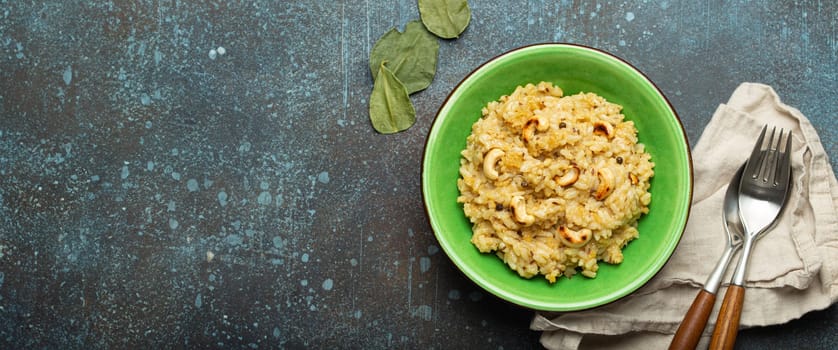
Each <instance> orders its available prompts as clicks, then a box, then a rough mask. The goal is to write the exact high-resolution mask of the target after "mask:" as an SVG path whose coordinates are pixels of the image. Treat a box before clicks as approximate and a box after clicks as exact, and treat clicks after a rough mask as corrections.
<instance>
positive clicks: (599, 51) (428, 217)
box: [420, 42, 695, 312]
mask: <svg viewBox="0 0 838 350" xmlns="http://www.w3.org/2000/svg"><path fill="white" fill-rule="evenodd" d="M539 47H568V48H574V49H583V50H589V51H592V52H594V53H596V54H600V55H604V56H607V57H610V58H612V59H615V60H617V61H619V63H621V64H624V65H625V66H626V67H628V68H629V69H631V70H632V71H634V72H635V73H637V74H638V75H639V76H640V77H642V78H643V80H645V81H646V82H647V83H648V84H649V85H650V86H651V87H652V88H654V90H655V91H656V92H657V93H658V94H659V95H660V96H661V97H662V98H663V101H664V102H665V103H666V106H667V107H668V108H669V110H671V111H672V114H673V116H674V117H675V122H677V124H678V128H679V129H680V131H681V136H682V137H683V139H684V140H685V141H686V147H685V150H686V152H685V155H686V160H687V168H688V174H689V179H688V180H689V181H687V184H688V186H687V200H688V204H687V205H686V211H685V213H684V215H685V218H684V222H683V225H682V226H681V227H680V228H679V229H678V239H677V241H676V242H675V244H674V245H673V248H672V252H671V253H670V254H668V256H667V257H666V260H664V262H663V263H662V264H661V265H660V266H659V267H658V268H657V271H655V272H654V273H653V274H650V275H649V276H648V277H647V278H645V279H644V280H643V281H642V282H641V283H639V284H637V285H636V286H635V287H633V288H630V289H629V290H628V291H627V292H625V293H624V294H622V295H618V296H617V297H616V298H613V299H611V300H608V301H606V302H602V303H599V304H595V305H590V306H582V307H544V306H546V305H542V304H543V303H523V302H519V301H516V300H511V299H510V298H508V297H507V296H506V295H504V294H503V293H499V292H498V291H495V290H492V289H490V288H486V287H485V286H484V285H483V284H481V283H478V281H476V280H475V278H477V277H476V276H471V275H470V274H468V273H466V272H465V270H464V269H463V267H462V266H460V264H461V263H460V262H458V261H456V260H454V259H452V258H451V255H450V254H451V252H450V251H449V248H448V247H446V246H445V245H444V244H441V243H440V246H441V248H442V250H443V251H444V252H445V255H446V257H447V258H448V260H449V261H451V262H452V263H453V264H454V265H455V266H456V267H457V270H458V271H459V273H460V274H462V275H464V276H465V277H466V278H467V279H468V280H469V281H470V282H471V283H473V284H475V285H477V286H478V287H479V288H480V289H481V290H484V291H487V292H489V294H491V295H493V296H495V297H496V298H497V299H499V300H502V301H503V302H506V303H508V304H513V305H516V306H519V307H524V308H527V309H531V310H535V311H561V312H567V311H582V310H591V309H597V308H602V307H604V306H607V305H610V304H612V303H615V302H617V301H620V300H623V299H624V298H626V297H628V296H631V295H632V294H634V293H635V292H636V291H637V290H638V289H640V288H642V287H643V286H644V285H646V284H647V283H649V281H651V280H652V279H653V278H655V276H657V275H658V274H659V273H660V272H661V271H662V270H663V268H664V267H665V266H666V265H667V264H668V263H669V261H670V260H671V259H672V255H674V254H675V251H676V250H677V248H678V246H679V245H680V244H681V240H682V239H683V237H684V232H685V231H686V228H687V224H688V222H689V217H690V213H691V211H692V200H693V192H694V185H695V184H694V181H695V173H694V168H693V159H692V150H691V149H690V147H689V138H688V137H687V133H686V130H685V129H684V124H683V122H682V121H681V116H680V115H679V114H678V111H677V110H676V109H675V107H674V106H673V105H672V103H671V102H670V101H669V98H668V97H667V96H666V94H664V93H663V91H661V89H660V88H659V87H658V85H657V84H655V82H654V81H652V79H650V78H649V77H648V76H647V75H646V74H645V73H643V71H641V70H640V69H638V68H637V67H635V66H634V65H632V64H631V63H629V62H628V61H627V60H625V59H623V58H621V57H619V56H617V55H615V54H613V53H610V52H608V51H605V50H602V49H598V48H595V47H591V46H587V45H582V44H575V43H565V42H543V43H534V44H529V45H524V46H518V47H515V48H512V49H509V50H506V51H504V52H502V53H500V54H497V55H495V56H492V57H491V58H489V59H487V60H486V61H484V62H483V63H481V64H480V65H478V66H477V67H475V68H474V69H472V70H471V71H470V72H469V73H468V74H466V75H465V76H463V78H462V79H460V80H459V81H458V82H457V84H456V85H455V86H454V87H453V88H451V90H450V91H449V92H448V94H447V95H446V97H445V99H444V100H443V101H442V103H441V104H440V106H439V108H438V109H437V111H436V113H435V114H434V119H433V121H432V122H431V125H430V127H429V128H428V132H427V134H426V136H425V144H424V147H423V151H422V164H421V166H420V181H421V186H422V189H421V190H422V204H423V208H424V209H425V217H426V220H427V222H428V225H429V226H430V228H431V230H432V231H433V233H434V238H435V239H436V240H437V241H440V237H439V233H438V232H437V230H436V229H434V221H433V219H432V218H431V213H430V208H429V207H428V194H427V193H426V183H425V173H426V169H425V161H426V159H427V157H428V150H429V148H430V140H431V134H433V133H434V132H435V131H436V128H437V123H438V122H439V120H438V119H439V115H440V113H441V112H442V111H443V109H444V108H445V107H446V105H447V104H448V102H449V100H450V99H451V98H452V96H453V95H454V94H455V93H456V92H457V91H458V90H459V89H460V87H461V86H462V85H463V83H464V82H466V81H468V80H469V79H470V78H471V77H472V76H473V75H475V74H476V73H477V72H479V71H481V70H482V69H483V68H484V67H486V66H487V65H489V64H492V63H494V62H495V61H498V60H500V59H502V58H503V57H505V56H508V55H512V54H514V53H517V52H519V51H523V50H528V49H534V48H539ZM537 305H538V306H537ZM539 306H540V307H539Z"/></svg>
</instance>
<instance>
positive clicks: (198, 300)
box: [195, 293, 203, 308]
mask: <svg viewBox="0 0 838 350" xmlns="http://www.w3.org/2000/svg"><path fill="white" fill-rule="evenodd" d="M201 305H203V301H202V300H201V293H198V295H197V296H196V297H195V307H197V308H200V307H201Z"/></svg>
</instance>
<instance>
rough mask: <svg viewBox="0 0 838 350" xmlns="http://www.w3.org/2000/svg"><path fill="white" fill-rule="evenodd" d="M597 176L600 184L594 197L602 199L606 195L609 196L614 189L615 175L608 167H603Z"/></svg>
mask: <svg viewBox="0 0 838 350" xmlns="http://www.w3.org/2000/svg"><path fill="white" fill-rule="evenodd" d="M596 176H597V179H598V180H599V185H598V186H597V188H596V190H595V191H594V199H596V200H598V201H601V200H603V199H605V197H608V195H609V194H611V191H613V190H614V175H613V174H612V173H611V170H609V169H608V168H602V169H599V170H597V172H596Z"/></svg>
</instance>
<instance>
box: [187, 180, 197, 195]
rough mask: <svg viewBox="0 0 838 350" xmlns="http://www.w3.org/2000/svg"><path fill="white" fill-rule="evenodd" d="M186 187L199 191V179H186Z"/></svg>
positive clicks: (191, 190)
mask: <svg viewBox="0 0 838 350" xmlns="http://www.w3.org/2000/svg"><path fill="white" fill-rule="evenodd" d="M186 189H188V190H189V192H195V191H197V190H198V180H195V179H189V181H186Z"/></svg>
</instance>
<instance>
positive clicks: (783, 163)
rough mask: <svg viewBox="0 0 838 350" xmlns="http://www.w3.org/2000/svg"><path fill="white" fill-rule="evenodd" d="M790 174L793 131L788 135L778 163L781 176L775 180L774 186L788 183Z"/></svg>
mask: <svg viewBox="0 0 838 350" xmlns="http://www.w3.org/2000/svg"><path fill="white" fill-rule="evenodd" d="M778 147H779V146H778ZM789 172H791V130H789V132H788V133H787V134H786V145H785V150H783V151H782V153H780V161H779V162H777V174H779V175H778V176H777V178H775V179H774V183H773V185H774V186H777V185H780V184H781V182H788V180H789V179H788V177H789Z"/></svg>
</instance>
